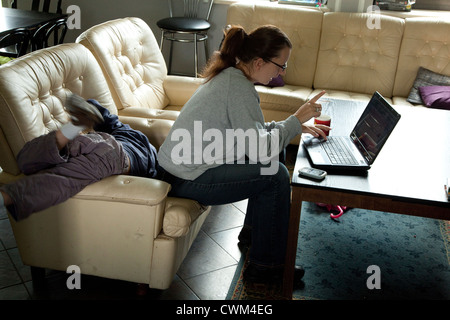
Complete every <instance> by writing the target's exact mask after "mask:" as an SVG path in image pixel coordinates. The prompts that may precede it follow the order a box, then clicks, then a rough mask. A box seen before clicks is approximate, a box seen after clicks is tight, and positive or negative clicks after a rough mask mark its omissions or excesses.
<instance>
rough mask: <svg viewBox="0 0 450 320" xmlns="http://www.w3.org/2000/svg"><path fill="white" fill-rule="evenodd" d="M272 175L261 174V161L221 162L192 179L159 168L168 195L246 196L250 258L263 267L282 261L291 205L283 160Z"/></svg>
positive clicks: (219, 200) (216, 201)
mask: <svg viewBox="0 0 450 320" xmlns="http://www.w3.org/2000/svg"><path fill="white" fill-rule="evenodd" d="M277 163H278V166H279V168H278V172H277V173H276V174H274V175H261V171H260V170H261V167H263V166H264V165H262V164H259V163H257V164H224V165H221V166H219V167H216V168H212V169H209V170H207V171H206V172H205V173H203V174H202V175H201V176H200V177H198V178H197V179H195V180H192V181H190V180H184V179H181V178H178V177H175V176H173V175H171V174H170V173H168V172H166V171H164V169H163V168H158V172H159V173H160V174H161V176H160V177H161V179H162V180H164V181H166V182H168V183H170V184H171V185H172V189H171V191H170V193H169V195H170V196H175V197H182V198H189V199H193V200H197V201H198V202H199V203H201V204H203V205H221V204H226V203H232V202H236V201H240V200H244V199H248V205H247V212H246V216H245V221H244V224H245V225H246V226H248V227H251V230H252V232H251V233H252V239H251V243H252V244H251V247H250V251H249V260H250V261H251V262H252V263H255V264H258V265H261V266H264V267H278V266H282V265H283V264H284V260H285V255H286V244H287V233H288V225H289V212H290V211H289V209H290V194H291V189H290V178H289V172H288V170H287V169H286V167H285V166H284V164H282V163H280V162H277Z"/></svg>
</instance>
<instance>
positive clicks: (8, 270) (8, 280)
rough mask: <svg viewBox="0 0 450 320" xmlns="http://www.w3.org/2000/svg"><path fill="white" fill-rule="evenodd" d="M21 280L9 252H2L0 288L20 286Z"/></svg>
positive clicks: (0, 253)
mask: <svg viewBox="0 0 450 320" xmlns="http://www.w3.org/2000/svg"><path fill="white" fill-rule="evenodd" d="M21 282H22V279H20V277H19V274H18V273H17V270H16V268H15V267H14V264H13V263H12V262H11V259H10V258H9V255H8V252H7V251H1V252H0V288H5V287H9V286H12V285H16V284H20V283H21Z"/></svg>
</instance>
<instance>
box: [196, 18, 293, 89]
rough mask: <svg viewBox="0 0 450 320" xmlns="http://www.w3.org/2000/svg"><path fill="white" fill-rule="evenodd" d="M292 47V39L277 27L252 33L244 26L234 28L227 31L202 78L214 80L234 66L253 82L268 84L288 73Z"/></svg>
mask: <svg viewBox="0 0 450 320" xmlns="http://www.w3.org/2000/svg"><path fill="white" fill-rule="evenodd" d="M291 48H292V44H291V42H290V40H289V38H288V37H287V36H286V35H285V34H284V33H283V32H282V31H281V30H280V29H279V28H277V27H275V26H270V25H267V26H262V27H259V28H257V29H255V30H253V31H252V32H250V33H249V34H247V33H246V32H245V30H244V29H243V28H242V27H239V26H233V27H230V28H229V29H228V30H226V31H225V37H224V40H223V43H222V46H221V48H220V51H219V52H218V53H216V55H215V57H214V58H213V59H211V61H210V63H209V64H208V66H207V67H206V69H205V71H204V73H203V76H204V77H206V78H208V79H211V78H212V77H214V76H216V75H217V74H219V73H220V72H221V71H222V70H224V69H226V68H228V67H231V66H234V67H237V68H239V69H241V70H242V71H243V72H244V73H245V75H246V76H247V77H248V78H249V79H250V80H252V81H255V82H261V83H268V82H269V81H270V79H271V78H274V77H276V76H278V75H279V74H282V73H283V72H284V71H285V67H286V62H287V60H288V59H289V55H290V51H291ZM266 78H267V79H266Z"/></svg>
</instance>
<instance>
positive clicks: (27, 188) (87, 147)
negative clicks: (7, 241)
mask: <svg viewBox="0 0 450 320" xmlns="http://www.w3.org/2000/svg"><path fill="white" fill-rule="evenodd" d="M67 154H68V158H67V161H65V162H62V163H60V164H57V165H55V166H53V167H51V168H48V169H46V170H42V171H39V172H37V173H35V174H32V175H29V176H25V177H24V178H22V179H20V180H18V181H15V182H13V183H10V184H6V185H3V186H0V190H1V191H2V192H4V193H6V194H8V195H9V197H11V200H12V204H11V205H9V207H8V210H9V212H10V213H11V215H12V216H13V217H14V218H15V219H16V220H21V219H24V218H26V217H28V216H29V215H30V214H32V213H33V212H37V211H40V210H43V209H46V208H48V207H50V206H52V205H56V204H58V203H61V202H63V201H65V200H67V199H68V198H70V197H72V196H74V195H75V194H77V193H78V192H79V191H81V190H82V189H83V188H84V187H86V186H87V185H89V184H91V183H94V182H96V181H99V180H101V179H103V178H105V177H108V176H111V175H115V174H121V173H122V172H123V170H124V167H125V162H126V156H125V154H124V152H123V149H122V148H121V146H120V145H119V144H118V143H117V141H115V139H114V138H113V137H112V136H110V135H107V134H96V133H95V134H88V135H81V136H79V137H78V138H77V139H76V140H74V141H73V142H72V143H70V144H69V150H68V152H67Z"/></svg>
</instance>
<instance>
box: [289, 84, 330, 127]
mask: <svg viewBox="0 0 450 320" xmlns="http://www.w3.org/2000/svg"><path fill="white" fill-rule="evenodd" d="M324 94H325V90H324V91H322V92H321V93H319V94H317V95H316V96H314V97H313V98H312V99H311V100H309V101H308V102H307V103H305V104H304V105H302V106H301V107H300V108H298V110H297V111H296V112H295V113H294V116H296V117H297V119H298V121H300V123H301V124H302V125H303V123H305V122H306V121H308V120H309V119H311V118H313V117H318V116H320V113H321V112H322V105H321V104H320V103H316V102H317V100H319V99H320V97H322V96H323V95H324Z"/></svg>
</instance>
